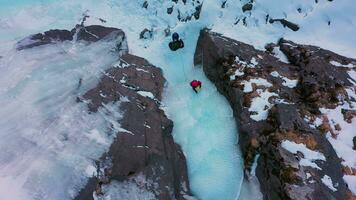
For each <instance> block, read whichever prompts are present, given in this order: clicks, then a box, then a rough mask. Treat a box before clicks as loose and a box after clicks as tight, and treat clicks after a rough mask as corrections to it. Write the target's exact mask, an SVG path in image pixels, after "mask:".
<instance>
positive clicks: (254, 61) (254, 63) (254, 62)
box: [250, 57, 258, 67]
mask: <svg viewBox="0 0 356 200" xmlns="http://www.w3.org/2000/svg"><path fill="white" fill-rule="evenodd" d="M250 63H251V65H252V66H254V67H256V66H257V65H258V62H257V60H256V58H255V57H252V58H251V61H250Z"/></svg>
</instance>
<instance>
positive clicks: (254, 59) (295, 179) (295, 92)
mask: <svg viewBox="0 0 356 200" xmlns="http://www.w3.org/2000/svg"><path fill="white" fill-rule="evenodd" d="M266 49H267V50H266V51H260V50H256V49H255V48H254V47H253V46H250V45H248V44H244V43H241V42H238V41H236V40H232V39H230V38H227V37H224V36H222V35H220V34H217V33H213V32H209V31H208V30H203V31H201V34H200V37H199V41H198V44H197V49H196V53H195V64H200V65H202V66H203V70H204V72H205V73H206V75H207V76H208V78H209V79H210V80H211V81H212V82H214V83H215V85H216V86H217V88H218V90H219V91H220V92H221V93H222V94H223V95H225V96H226V98H227V99H228V100H229V102H230V104H231V106H232V108H233V110H234V115H235V118H236V122H237V124H238V128H239V139H240V140H239V143H240V147H241V150H242V152H243V156H244V161H245V171H246V175H248V174H249V171H250V170H251V166H252V163H253V160H254V159H255V157H256V155H259V156H258V157H257V158H258V162H257V163H258V165H257V170H256V175H257V177H258V179H259V181H260V183H261V190H262V192H263V194H264V199H273V200H275V199H353V198H355V197H352V193H351V192H350V191H349V189H348V187H347V184H346V183H345V181H344V179H343V178H345V176H349V175H353V176H354V175H355V174H354V173H353V170H354V169H353V168H352V167H351V169H350V167H348V166H347V164H346V163H345V162H344V161H345V160H347V158H346V156H344V157H343V155H342V153H339V151H338V149H334V148H336V146H334V145H332V144H331V142H330V141H331V140H332V139H331V138H333V139H337V138H338V137H339V136H338V134H340V137H339V138H342V136H343V135H348V136H350V135H352V134H353V133H352V132H346V131H344V132H342V131H341V130H342V129H343V128H344V127H341V126H340V124H339V125H338V124H336V123H335V122H334V121H333V120H332V119H331V118H330V117H329V118H330V120H328V115H327V114H326V112H324V111H325V109H326V110H328V109H336V108H337V107H338V106H340V105H343V106H345V107H348V109H344V111H343V113H345V112H348V113H349V114H348V116H349V117H348V118H347V117H346V115H345V114H343V115H344V116H345V119H344V120H345V121H347V120H349V121H348V124H346V125H345V130H346V126H349V125H351V126H352V124H353V125H354V124H355V123H352V119H353V117H354V116H355V115H352V114H351V113H354V112H355V110H354V106H355V101H356V99H355V95H354V94H355V86H354V84H355V80H353V79H352V78H351V74H352V73H354V72H355V64H356V61H355V60H353V59H350V58H346V57H343V56H340V55H337V54H335V53H333V52H330V51H327V50H324V49H321V48H318V47H314V46H307V45H298V44H295V43H293V42H290V41H286V40H283V39H282V40H280V42H279V44H269V45H267V47H266ZM282 61H283V62H282ZM335 65H336V66H335ZM339 114H340V115H341V112H340V113H339ZM333 146H334V148H333ZM346 148H347V149H348V150H349V148H350V147H349V146H348V147H345V149H346ZM351 148H352V147H351ZM335 150H336V152H338V155H337V154H336V152H335ZM351 151H352V150H351ZM345 168H346V169H348V170H345ZM345 180H346V179H345Z"/></svg>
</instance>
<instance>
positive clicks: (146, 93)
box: [137, 91, 155, 99]
mask: <svg viewBox="0 0 356 200" xmlns="http://www.w3.org/2000/svg"><path fill="white" fill-rule="evenodd" d="M137 93H138V94H139V95H141V96H143V97H148V98H151V99H154V98H155V96H154V95H153V94H152V92H147V91H138V92H137Z"/></svg>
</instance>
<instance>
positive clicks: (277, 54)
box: [273, 47, 289, 63]
mask: <svg viewBox="0 0 356 200" xmlns="http://www.w3.org/2000/svg"><path fill="white" fill-rule="evenodd" d="M273 54H274V56H275V57H276V58H278V59H279V60H280V61H282V62H284V63H289V61H288V58H287V56H286V54H284V53H283V52H282V51H281V50H280V49H279V47H274V48H273Z"/></svg>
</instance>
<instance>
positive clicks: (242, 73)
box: [230, 69, 245, 81]
mask: <svg viewBox="0 0 356 200" xmlns="http://www.w3.org/2000/svg"><path fill="white" fill-rule="evenodd" d="M244 74H245V73H244V72H243V71H241V70H240V69H236V71H235V72H234V74H233V75H231V76H230V80H231V81H232V80H235V78H236V76H242V75H244Z"/></svg>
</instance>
